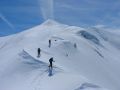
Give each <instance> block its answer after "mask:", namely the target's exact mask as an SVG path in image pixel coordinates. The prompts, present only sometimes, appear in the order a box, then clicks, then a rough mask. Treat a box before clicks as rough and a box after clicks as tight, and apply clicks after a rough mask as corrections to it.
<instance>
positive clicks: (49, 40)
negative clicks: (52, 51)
mask: <svg viewBox="0 0 120 90" xmlns="http://www.w3.org/2000/svg"><path fill="white" fill-rule="evenodd" d="M48 47H49V48H50V47H51V40H49V46H48Z"/></svg>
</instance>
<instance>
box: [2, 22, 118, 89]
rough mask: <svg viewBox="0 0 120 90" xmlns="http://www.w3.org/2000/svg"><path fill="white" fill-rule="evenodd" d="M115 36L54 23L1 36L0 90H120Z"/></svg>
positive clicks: (100, 31) (101, 31) (104, 31)
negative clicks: (52, 58)
mask: <svg viewBox="0 0 120 90" xmlns="http://www.w3.org/2000/svg"><path fill="white" fill-rule="evenodd" d="M118 33H119V34H118ZM119 38H120V32H117V31H114V32H112V31H108V30H107V31H106V30H101V29H99V28H90V29H85V28H80V27H75V26H68V25H64V24H60V23H58V22H55V21H52V20H48V21H46V22H45V23H43V24H42V25H39V26H36V27H34V28H32V29H29V30H26V31H24V32H21V33H18V34H14V35H11V36H6V37H0V90H120V40H119ZM49 39H51V41H52V45H51V48H49V47H48V40H49ZM75 43H76V44H77V47H76V48H75V47H74V44H75ZM37 48H41V50H42V51H41V56H40V58H38V57H37ZM50 57H54V60H55V62H54V67H53V71H51V70H49V68H48V65H49V62H48V61H49V58H50ZM51 73H52V75H51Z"/></svg>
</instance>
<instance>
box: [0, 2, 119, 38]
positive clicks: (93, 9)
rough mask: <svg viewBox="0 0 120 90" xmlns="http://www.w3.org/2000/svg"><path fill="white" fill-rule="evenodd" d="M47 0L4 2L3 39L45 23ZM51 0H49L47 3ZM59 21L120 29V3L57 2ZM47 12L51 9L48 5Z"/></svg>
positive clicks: (0, 15) (0, 22) (0, 17)
mask: <svg viewBox="0 0 120 90" xmlns="http://www.w3.org/2000/svg"><path fill="white" fill-rule="evenodd" d="M42 1H45V0H0V36H4V35H9V34H13V33H17V32H21V31H23V30H26V29H28V28H31V27H34V26H36V25H39V24H41V23H42V22H44V21H45V19H44V15H43V12H44V11H42V10H41V8H42V7H43V5H42V4H43V3H42ZM46 1H48V0H46ZM53 1H54V3H53V5H54V8H53V12H54V14H53V16H54V19H55V20H56V21H59V22H61V23H65V24H68V25H76V26H83V27H88V26H94V25H105V26H108V27H114V28H115V27H116V28H119V27H120V0H53ZM44 7H46V8H45V9H47V10H46V11H48V10H50V9H48V8H49V5H48V3H47V4H46V5H45V4H44Z"/></svg>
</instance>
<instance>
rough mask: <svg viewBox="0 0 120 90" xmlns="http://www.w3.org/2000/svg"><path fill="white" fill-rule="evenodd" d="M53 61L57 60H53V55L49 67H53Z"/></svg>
mask: <svg viewBox="0 0 120 90" xmlns="http://www.w3.org/2000/svg"><path fill="white" fill-rule="evenodd" d="M52 62H55V61H54V60H53V57H51V58H50V59H49V63H50V65H49V67H50V68H51V69H52V67H53V65H52Z"/></svg>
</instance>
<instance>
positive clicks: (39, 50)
mask: <svg viewBox="0 0 120 90" xmlns="http://www.w3.org/2000/svg"><path fill="white" fill-rule="evenodd" d="M40 52H41V49H40V48H38V57H40Z"/></svg>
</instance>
